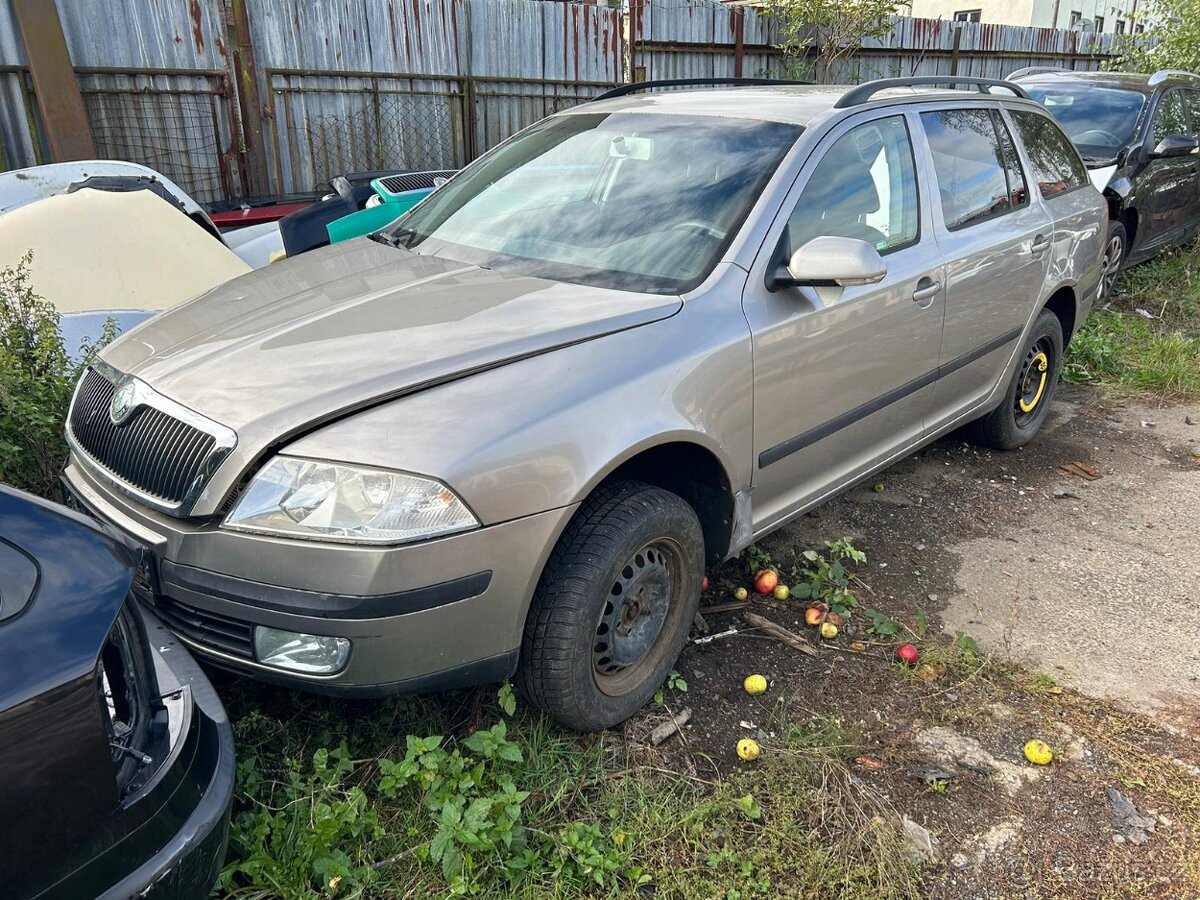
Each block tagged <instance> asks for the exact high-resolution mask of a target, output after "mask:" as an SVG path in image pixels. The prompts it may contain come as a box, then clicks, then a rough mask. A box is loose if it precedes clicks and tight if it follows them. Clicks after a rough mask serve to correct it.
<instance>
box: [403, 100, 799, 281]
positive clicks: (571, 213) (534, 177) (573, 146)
mask: <svg viewBox="0 0 1200 900" xmlns="http://www.w3.org/2000/svg"><path fill="white" fill-rule="evenodd" d="M800 132H801V128H800V127H799V126H796V125H786V124H781V123H777V122H764V121H759V120H752V119H733V118H717V117H711V116H688V115H661V114H655V113H607V114H606V113H576V114H570V115H563V116H556V117H553V118H550V119H546V120H545V121H542V122H539V123H538V124H537V125H534V126H532V127H531V128H529V129H527V130H525V131H524V132H522V133H521V134H519V135H517V136H516V137H515V138H513V139H512V140H511V141H509V142H508V143H506V144H503V145H501V146H500V147H499V148H497V149H496V150H495V151H494V152H492V153H490V154H488V155H487V156H485V157H484V158H482V159H480V160H479V162H477V163H474V164H472V165H471V166H468V167H467V168H466V169H465V170H463V172H462V173H461V174H460V175H459V176H457V177H456V178H454V179H453V180H452V181H450V183H449V184H447V185H445V187H443V188H441V189H439V190H438V191H436V192H434V193H433V194H431V195H430V197H429V199H428V200H426V201H425V202H424V203H421V204H420V205H419V206H417V207H415V208H414V209H413V211H412V212H410V213H409V214H408V215H406V216H403V217H402V218H400V219H399V220H397V221H396V222H395V223H394V224H393V225H392V226H389V228H387V229H385V231H384V232H383V234H384V236H385V237H390V238H392V239H394V240H396V241H397V242H398V243H399V244H400V245H402V246H405V247H409V248H411V249H413V250H415V251H416V252H418V253H430V254H438V255H444V256H447V257H449V258H451V259H456V260H461V261H463V262H467V263H471V264H474V265H479V266H483V267H485V268H497V269H505V270H510V271H514V272H518V273H521V274H526V275H534V276H537V277H541V278H548V279H553V280H556V281H568V282H576V283H580V284H593V285H598V286H601V287H611V288H616V289H619V290H633V291H645V292H652V293H680V292H683V291H687V290H691V289H692V288H694V287H695V286H696V285H698V284H699V283H700V282H701V281H703V280H704V278H705V277H706V276H707V275H708V273H709V272H711V271H712V269H713V267H714V266H715V265H716V263H717V261H718V260H719V259H720V256H721V254H722V253H723V252H724V250H725V248H726V247H727V246H728V245H729V242H730V241H731V240H732V239H733V237H734V235H735V234H736V233H737V230H738V228H740V227H741V224H742V222H743V221H744V220H745V218H746V216H747V215H748V214H749V211H750V207H751V206H752V205H753V203H754V201H755V200H757V199H758V197H759V195H760V193H761V192H762V189H763V187H764V186H765V185H766V183H767V180H768V179H769V178H770V177H771V175H772V174H773V173H774V171H775V169H776V168H777V167H778V165H779V163H780V161H781V160H782V159H783V157H784V154H786V153H787V151H788V150H789V149H790V148H791V146H792V145H793V144H794V143H795V142H796V139H797V138H798V137H799V136H800Z"/></svg>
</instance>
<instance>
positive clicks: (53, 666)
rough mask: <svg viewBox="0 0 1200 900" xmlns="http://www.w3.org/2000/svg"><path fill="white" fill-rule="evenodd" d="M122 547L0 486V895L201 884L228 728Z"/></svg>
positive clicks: (137, 892)
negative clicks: (140, 595)
mask: <svg viewBox="0 0 1200 900" xmlns="http://www.w3.org/2000/svg"><path fill="white" fill-rule="evenodd" d="M136 562H137V560H136V559H135V558H134V557H133V556H132V555H131V553H130V552H129V551H128V550H126V549H125V548H124V547H122V546H121V545H120V544H118V543H116V542H115V541H114V540H113V539H111V538H110V537H109V536H107V535H105V534H104V533H102V532H101V531H100V530H99V528H98V527H97V526H95V525H93V524H92V523H91V522H90V521H89V520H87V519H85V518H83V517H82V516H79V515H77V514H76V513H73V512H71V511H69V510H67V509H65V508H63V507H60V506H56V505H53V504H51V503H47V502H46V501H44V500H38V499H35V498H33V497H30V496H28V495H26V494H22V493H19V492H17V491H15V490H12V489H11V488H7V487H4V486H0V896H3V897H5V898H25V897H38V898H60V897H61V898H72V900H75V898H91V897H105V898H109V897H111V898H117V897H121V898H127V897H135V896H136V897H164V898H172V900H175V898H191V897H196V898H199V897H204V896H207V894H208V892H209V890H210V889H211V887H212V883H213V881H214V880H215V878H216V876H217V873H218V872H219V871H220V867H221V865H222V863H223V861H224V857H225V845H226V840H227V839H228V834H229V807H230V802H231V799H232V795H233V777H234V762H233V732H232V730H231V728H230V725H229V720H228V718H227V717H226V715H225V710H224V708H223V707H222V706H221V702H220V700H218V699H217V696H216V694H215V693H213V689H212V686H211V685H210V684H209V683H208V680H207V678H205V676H204V674H203V673H202V672H201V671H200V669H199V667H198V666H197V665H196V663H195V661H194V660H193V659H192V657H191V656H190V655H189V654H188V652H187V651H186V650H185V649H184V648H183V647H182V646H180V645H179V643H178V642H177V641H176V640H175V639H174V638H173V637H172V636H171V635H170V633H169V632H168V631H167V630H166V629H165V628H163V626H162V625H161V624H159V622H158V621H157V620H156V619H154V618H153V616H152V615H150V614H149V613H147V612H146V611H145V610H143V609H141V608H140V607H139V606H138V605H137V604H135V603H133V602H131V600H130V599H129V596H130V595H129V591H130V585H131V583H132V580H133V578H134V572H135V564H136Z"/></svg>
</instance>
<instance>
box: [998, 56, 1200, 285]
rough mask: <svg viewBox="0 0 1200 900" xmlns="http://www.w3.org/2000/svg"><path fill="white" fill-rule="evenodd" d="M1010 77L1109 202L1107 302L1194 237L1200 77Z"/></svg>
mask: <svg viewBox="0 0 1200 900" xmlns="http://www.w3.org/2000/svg"><path fill="white" fill-rule="evenodd" d="M1008 78H1009V80H1010V81H1013V82H1016V83H1018V84H1020V86H1021V87H1023V88H1024V89H1025V90H1026V91H1027V92H1028V93H1029V95H1030V96H1031V97H1033V99H1035V100H1037V101H1039V102H1040V103H1042V104H1043V105H1044V106H1045V107H1046V109H1048V110H1049V111H1050V113H1051V115H1053V116H1054V118H1056V119H1057V120H1058V121H1059V124H1061V125H1062V126H1063V129H1064V130H1065V131H1066V132H1067V134H1068V135H1070V137H1071V140H1073V141H1074V142H1075V146H1076V147H1078V149H1079V152H1080V154H1081V155H1082V156H1083V159H1084V163H1085V164H1086V165H1087V167H1088V169H1089V170H1090V174H1091V176H1092V182H1093V183H1094V184H1095V185H1096V187H1098V188H1099V189H1100V190H1101V191H1103V192H1104V196H1105V197H1106V198H1107V199H1108V207H1109V216H1110V223H1109V235H1108V242H1107V243H1106V245H1105V251H1104V257H1105V268H1104V280H1103V283H1102V286H1101V291H1102V295H1103V294H1107V293H1108V292H1109V291H1111V290H1112V286H1113V284H1114V283H1115V282H1116V280H1117V274H1118V273H1119V272H1120V270H1121V268H1122V267H1123V266H1126V265H1131V264H1133V263H1139V262H1143V261H1144V260H1147V259H1149V258H1150V257H1152V256H1154V255H1155V254H1157V253H1159V252H1161V251H1162V250H1164V249H1166V248H1167V247H1170V246H1174V245H1178V244H1182V243H1185V242H1187V241H1189V240H1191V239H1192V238H1194V237H1195V236H1196V234H1197V229H1198V227H1200V156H1197V148H1198V147H1200V142H1198V141H1197V138H1198V137H1200V76H1197V75H1193V74H1191V73H1189V72H1178V71H1174V70H1168V71H1162V72H1155V73H1154V74H1153V75H1138V74H1134V73H1128V72H1073V71H1069V70H1066V69H1047V68H1030V69H1021V70H1020V71H1017V72H1014V73H1012V74H1011V75H1009V76H1008Z"/></svg>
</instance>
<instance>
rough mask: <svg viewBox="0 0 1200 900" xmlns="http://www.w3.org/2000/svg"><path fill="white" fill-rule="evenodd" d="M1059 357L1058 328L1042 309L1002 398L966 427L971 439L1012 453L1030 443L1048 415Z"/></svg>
mask: <svg viewBox="0 0 1200 900" xmlns="http://www.w3.org/2000/svg"><path fill="white" fill-rule="evenodd" d="M1062 355H1063V333H1062V325H1061V324H1060V323H1059V321H1058V316H1056V315H1054V313H1052V312H1050V310H1048V309H1044V310H1042V311H1041V313H1040V314H1039V315H1038V317H1037V321H1035V322H1034V323H1033V330H1032V331H1031V332H1030V333H1029V337H1027V338H1026V339H1025V347H1024V349H1023V351H1022V353H1021V361H1020V363H1019V364H1018V365H1017V371H1016V372H1015V373H1014V374H1013V377H1012V381H1010V382H1009V385H1008V390H1007V391H1006V392H1005V395H1004V399H1003V400H1002V401H1000V405H999V406H997V407H996V408H995V409H994V410H993V411H992V412H991V413H989V414H988V415H986V416H984V417H983V418H982V419H978V420H976V421H975V422H972V423H971V424H970V426H968V428H969V435H970V437H971V439H972V440H974V441H975V442H976V443H978V444H982V445H983V446H985V447H995V448H996V449H998V450H1015V449H1016V448H1017V447H1022V446H1024V445H1025V444H1028V443H1029V442H1030V441H1031V440H1033V438H1034V435H1036V434H1037V433H1038V431H1039V430H1040V429H1041V427H1042V423H1044V422H1045V421H1046V415H1047V414H1048V413H1049V412H1050V403H1051V401H1052V400H1053V399H1054V388H1055V386H1056V385H1057V384H1058V375H1059V372H1060V371H1061V370H1062Z"/></svg>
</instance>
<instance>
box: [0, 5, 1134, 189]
mask: <svg viewBox="0 0 1200 900" xmlns="http://www.w3.org/2000/svg"><path fill="white" fill-rule="evenodd" d="M56 2H57V7H58V10H59V15H60V18H61V20H62V23H63V30H64V33H65V36H66V39H67V45H68V48H69V50H70V53H71V58H72V62H73V64H74V66H75V70H76V74H77V76H78V79H79V83H80V87H81V90H82V92H83V96H84V102H85V106H86V109H87V113H88V117H89V120H90V122H91V126H92V132H93V136H94V139H95V142H96V146H97V152H98V153H100V154H101V155H103V156H109V157H116V158H123V159H130V160H134V161H137V162H143V163H146V164H147V165H150V166H152V167H154V168H156V169H159V170H161V171H162V172H164V173H165V174H167V175H168V176H170V177H171V178H173V179H175V180H176V181H178V182H179V183H180V184H182V185H183V186H184V187H185V188H186V189H187V190H189V191H190V192H191V193H193V194H194V195H195V196H196V197H197V199H199V200H201V201H207V202H212V201H216V200H221V199H225V198H236V197H242V196H247V195H274V196H281V195H293V194H305V193H311V192H314V191H319V190H322V189H324V188H325V186H326V185H327V183H328V181H329V179H330V178H331V177H333V176H334V175H336V174H338V173H341V172H345V171H362V170H370V169H381V168H449V167H456V166H460V165H463V164H464V163H466V162H468V161H469V160H471V159H473V158H474V157H475V156H476V155H478V154H479V153H481V152H483V151H484V150H486V149H488V148H489V147H491V146H493V145H495V144H496V143H498V142H499V141H501V140H503V139H504V138H506V137H508V135H510V134H512V133H513V132H515V131H517V130H518V129H520V128H523V127H525V126H526V125H529V124H530V123H532V122H534V121H537V120H538V119H540V118H542V117H543V116H545V115H547V114H549V113H551V112H554V111H556V110H558V109H561V108H563V107H565V106H570V105H573V104H575V103H577V102H580V101H582V100H586V99H588V98H590V97H593V96H595V95H596V94H597V93H599V92H600V91H602V90H604V89H605V88H606V87H608V86H611V85H613V84H618V83H621V82H622V81H624V80H626V79H627V78H630V77H632V78H635V79H638V80H642V79H658V78H684V77H689V76H696V77H703V76H733V75H738V74H741V75H747V76H753V75H781V74H783V71H784V66H783V56H782V54H781V53H780V51H779V50H778V49H777V48H776V46H775V45H777V44H778V43H779V42H780V37H779V28H778V22H776V21H775V20H774V19H773V18H772V17H771V15H769V14H768V13H764V12H760V11H758V10H755V9H753V8H747V7H729V6H726V5H724V4H722V3H720V2H718V0H630V8H629V12H628V15H625V14H623V13H622V12H621V11H620V10H617V9H613V8H608V7H601V6H596V5H590V4H583V3H576V2H538V0H337V2H332V0H307V2H298V0H186V2H185V0H56ZM627 36H631V42H630V46H629V47H628V48H627V47H626V37H627ZM1112 52H1113V44H1112V38H1111V37H1110V36H1100V35H1095V34H1084V33H1079V32H1067V31H1053V30H1049V29H1032V28H1014V27H1009V26H993V25H979V24H958V23H956V24H952V23H949V22H944V21H934V20H921V19H915V20H914V19H902V18H896V19H894V20H893V21H892V27H891V30H890V32H889V34H888V35H887V36H886V37H884V38H882V39H879V40H871V41H869V42H868V46H866V47H864V48H862V49H861V50H860V51H858V52H857V53H856V54H855V55H854V56H853V57H851V58H849V59H847V60H845V61H844V62H842V63H840V64H839V65H840V68H839V69H837V70H835V72H834V76H835V77H834V80H838V81H861V80H866V79H869V78H874V77H880V76H886V75H896V74H950V73H958V74H969V75H986V76H991V77H1003V76H1004V75H1005V74H1007V73H1008V72H1011V71H1012V70H1014V69H1016V68H1019V67H1021V66H1026V65H1033V64H1050V65H1068V66H1073V67H1077V68H1096V67H1098V66H1099V65H1100V64H1101V63H1102V62H1103V60H1104V59H1105V58H1106V57H1107V56H1109V55H1110V54H1111V53H1112ZM40 128H41V126H40V123H39V121H38V114H37V105H36V102H35V98H34V95H33V89H32V86H31V82H30V78H29V69H28V64H27V61H26V56H25V48H24V47H23V46H22V44H21V39H20V36H19V32H18V30H17V28H16V25H15V22H14V19H13V15H12V10H11V7H10V0H0V167H3V168H8V167H18V166H28V165H36V164H38V163H41V162H45V161H49V160H48V159H46V153H45V150H44V141H43V140H42V138H41V134H40Z"/></svg>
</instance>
